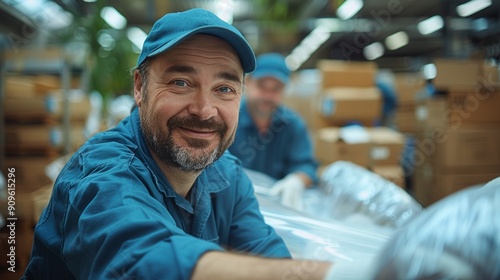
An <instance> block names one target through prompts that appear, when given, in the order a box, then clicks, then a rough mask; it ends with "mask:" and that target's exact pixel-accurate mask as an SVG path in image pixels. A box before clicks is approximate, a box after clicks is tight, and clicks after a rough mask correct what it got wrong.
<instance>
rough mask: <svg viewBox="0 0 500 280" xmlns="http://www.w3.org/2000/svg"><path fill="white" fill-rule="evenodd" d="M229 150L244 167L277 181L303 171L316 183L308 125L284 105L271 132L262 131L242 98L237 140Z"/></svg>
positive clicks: (274, 115)
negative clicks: (262, 132)
mask: <svg viewBox="0 0 500 280" xmlns="http://www.w3.org/2000/svg"><path fill="white" fill-rule="evenodd" d="M229 151H230V152H231V153H232V154H234V155H235V156H236V157H238V158H239V159H240V160H241V162H242V164H243V166H244V167H246V168H248V169H252V170H256V171H260V172H263V173H265V174H267V175H269V176H271V177H273V178H275V179H277V180H279V179H282V178H283V177H285V176H286V175H288V174H290V173H294V172H299V171H300V172H303V173H305V174H307V175H308V176H309V177H310V178H311V179H312V180H313V182H315V183H316V182H317V174H316V169H317V167H318V164H317V162H316V161H315V159H314V156H313V148H312V144H311V139H310V138H309V134H308V130H307V127H306V124H305V122H304V121H303V120H302V119H301V118H300V117H299V115H298V114H297V113H295V112H294V111H292V110H291V109H289V108H287V107H285V106H279V107H278V108H277V110H276V111H275V112H274V114H273V116H272V119H271V125H270V127H269V129H268V131H267V132H266V133H264V134H261V133H259V130H258V128H257V126H256V125H255V123H254V122H253V120H252V117H251V115H250V113H249V112H248V107H247V102H246V99H243V100H242V102H241V107H240V116H239V121H238V129H237V131H236V137H235V141H234V143H233V144H232V145H231V147H229Z"/></svg>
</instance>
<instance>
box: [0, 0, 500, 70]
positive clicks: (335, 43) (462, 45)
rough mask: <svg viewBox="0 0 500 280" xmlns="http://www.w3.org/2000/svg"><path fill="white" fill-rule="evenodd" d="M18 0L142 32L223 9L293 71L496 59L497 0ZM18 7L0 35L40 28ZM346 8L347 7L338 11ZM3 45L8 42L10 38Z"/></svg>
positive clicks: (5, 1) (3, 14) (3, 6)
mask: <svg viewBox="0 0 500 280" xmlns="http://www.w3.org/2000/svg"><path fill="white" fill-rule="evenodd" d="M23 1H24V2H40V1H43V2H54V3H56V4H57V5H59V6H60V7H61V8H62V9H63V11H64V10H66V11H71V12H72V13H73V14H74V15H75V16H82V17H85V16H88V15H90V14H92V13H96V12H98V9H97V8H96V7H97V6H98V5H101V6H102V5H105V6H112V7H114V8H116V10H118V11H119V12H120V13H121V14H122V15H123V16H124V17H125V18H126V19H127V27H139V28H141V29H142V30H144V31H145V32H148V30H149V28H150V27H151V25H152V23H153V22H154V21H155V20H156V19H158V18H159V17H161V16H162V15H164V14H165V13H168V12H176V11H182V10H186V9H189V8H194V7H200V8H205V9H209V10H212V11H214V12H221V11H222V12H224V11H230V12H231V17H232V23H233V25H235V26H236V27H237V28H239V29H240V30H241V31H242V33H243V34H244V35H245V36H246V37H247V39H248V40H249V42H250V43H251V44H252V46H253V47H254V49H255V50H256V52H257V53H259V52H266V51H278V52H281V53H283V54H285V55H288V54H296V56H295V57H294V59H295V60H296V61H295V62H296V65H297V67H302V68H307V67H313V66H314V63H315V61H316V60H317V59H321V58H335V59H347V60H366V59H374V60H376V61H377V62H378V63H379V64H381V65H383V66H387V67H391V68H394V69H398V68H405V69H407V68H411V67H412V65H413V64H419V63H418V62H419V61H422V60H426V59H430V58H432V57H435V56H455V57H456V56H468V55H471V53H473V51H474V50H477V49H478V48H479V47H481V48H482V50H483V51H484V52H487V53H488V55H489V56H490V57H492V58H497V59H498V57H499V56H500V47H499V45H500V42H498V39H496V40H497V41H495V38H499V37H500V1H496V0H472V1H475V2H473V3H472V4H471V5H472V6H469V7H465V11H468V10H470V9H472V8H474V5H475V6H478V5H482V4H484V3H490V4H489V6H488V7H487V8H485V9H483V10H481V11H479V12H476V13H474V14H472V15H469V16H463V15H462V16H460V12H463V11H460V9H457V7H458V6H459V5H461V4H464V3H466V2H469V1H470V0H441V1H436V0H419V1H417V0H387V1H374V0H364V1H363V0H349V1H352V2H354V3H358V4H359V3H361V4H363V5H362V8H361V9H360V10H359V11H358V12H357V13H355V14H354V15H353V16H352V17H348V16H347V17H346V16H345V15H343V14H342V15H341V14H340V12H341V11H340V10H339V9H338V8H339V7H340V6H341V4H342V3H343V2H344V1H345V0H309V1H303V0H288V1H284V0H219V1H216V0H205V1H202V0H184V1H174V0H170V1H166V0H130V1H121V0H108V1H102V0H99V1H98V2H93V1H91V0H85V1H84V0H53V1H50V0H23ZM20 2H22V0H0V18H1V20H0V23H1V24H0V32H2V33H3V34H17V35H19V36H21V38H22V37H23V36H24V37H26V34H32V33H33V32H32V33H30V30H32V29H37V28H41V27H40V26H41V25H40V24H39V22H40V20H39V21H38V22H36V20H34V19H33V17H32V15H29V14H26V13H24V14H23V12H21V11H19V10H17V9H15V7H16V5H19V3H20ZM351 4H352V3H351ZM471 7H472V8H471ZM352 10H353V6H351V8H348V9H346V10H345V11H347V12H349V11H352ZM345 11H344V12H345ZM434 16H440V19H441V22H439V21H437V23H436V22H434V23H430V25H431V26H433V25H434V26H435V25H439V24H442V28H440V29H438V30H437V31H435V32H432V33H430V34H422V32H421V30H419V23H420V22H422V21H423V20H425V19H428V18H431V17H434ZM49 18H50V16H49ZM54 18H59V17H52V19H54ZM63 22H64V21H63ZM61 24H62V23H61ZM318 27H320V28H318ZM42 28H43V27H42ZM313 30H314V31H320V33H321V32H322V33H325V34H326V35H325V34H323V36H320V37H314V36H309V35H311V34H313V35H314V32H313ZM398 32H400V33H399V35H404V36H403V40H407V41H408V44H406V45H404V46H402V47H399V48H395V49H391V48H390V47H389V43H390V42H388V41H387V40H388V39H387V38H388V36H390V35H392V34H395V33H398ZM401 32H404V34H402V33H401ZM308 36H309V37H310V38H309V39H310V40H309V41H310V42H309V43H311V42H312V43H313V44H312V45H313V47H310V45H311V44H309V45H308V46H309V50H308V51H309V52H308V53H307V55H306V56H305V57H304V49H300V48H297V46H299V45H300V44H301V42H302V43H304V42H305V41H306V40H305V39H306V38H308ZM318 38H319V39H318ZM9 39H10V41H12V36H10V38H9ZM393 39H396V38H393ZM399 39H401V38H398V40H399ZM485 42H486V43H485ZM311 48H312V49H311ZM372 49H373V52H375V53H376V51H380V49H381V51H382V54H379V56H373V55H376V54H373V55H371V54H370V53H368V50H372ZM299 54H302V56H303V57H302V58H300V57H299ZM415 61H417V63H415Z"/></svg>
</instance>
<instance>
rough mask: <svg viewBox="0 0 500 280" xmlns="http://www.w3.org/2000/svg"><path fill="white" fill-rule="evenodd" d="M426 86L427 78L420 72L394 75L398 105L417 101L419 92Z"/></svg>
mask: <svg viewBox="0 0 500 280" xmlns="http://www.w3.org/2000/svg"><path fill="white" fill-rule="evenodd" d="M424 87H425V80H424V78H423V77H422V76H421V74H419V73H398V74H395V75H394V89H395V91H396V94H397V97H398V106H406V105H413V104H415V103H416V96H417V92H419V91H421V90H422V89H423V88H424Z"/></svg>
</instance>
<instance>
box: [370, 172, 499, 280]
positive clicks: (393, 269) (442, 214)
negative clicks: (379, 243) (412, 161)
mask: <svg viewBox="0 0 500 280" xmlns="http://www.w3.org/2000/svg"><path fill="white" fill-rule="evenodd" d="M499 208H500V177H499V178H497V179H495V180H493V181H491V182H490V183H488V184H487V185H485V186H484V187H470V188H468V189H465V190H462V191H460V192H458V193H455V194H453V195H451V196H449V197H447V198H445V199H443V200H441V201H438V202H437V203H435V204H433V205H432V206H430V207H429V208H427V209H426V210H425V211H424V212H422V214H421V215H420V216H419V217H418V218H416V219H415V220H413V221H411V222H410V223H409V224H408V225H406V226H405V227H403V228H401V229H400V231H398V232H396V233H395V234H394V237H393V239H392V240H391V241H390V242H389V243H387V245H386V248H385V249H384V252H383V253H382V254H381V255H380V257H379V258H378V259H379V263H378V269H376V276H375V277H374V279H407V280H416V279H500V215H499V214H498V213H499Z"/></svg>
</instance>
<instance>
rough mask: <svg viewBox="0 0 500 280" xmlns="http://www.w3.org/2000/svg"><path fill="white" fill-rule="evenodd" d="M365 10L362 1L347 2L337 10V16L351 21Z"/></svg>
mask: <svg viewBox="0 0 500 280" xmlns="http://www.w3.org/2000/svg"><path fill="white" fill-rule="evenodd" d="M361 8H363V1H362V0H346V1H345V2H344V3H343V4H342V5H340V7H339V8H338V9H337V16H338V17H339V18H341V19H350V18H352V17H353V16H355V15H356V14H357V13H358V12H359V10H361Z"/></svg>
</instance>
